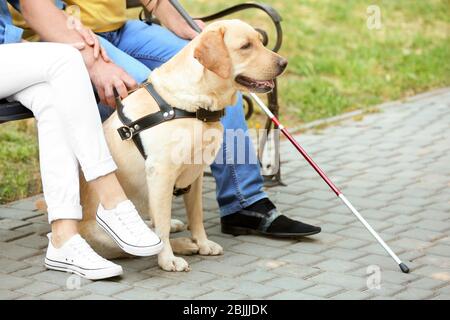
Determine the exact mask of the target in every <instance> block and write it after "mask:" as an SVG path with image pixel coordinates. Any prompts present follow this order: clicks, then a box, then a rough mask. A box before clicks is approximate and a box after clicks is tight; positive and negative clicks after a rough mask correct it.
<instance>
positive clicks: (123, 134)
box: [117, 126, 135, 141]
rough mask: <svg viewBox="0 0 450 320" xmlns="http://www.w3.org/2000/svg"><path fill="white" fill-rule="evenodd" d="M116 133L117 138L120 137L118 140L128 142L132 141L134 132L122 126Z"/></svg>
mask: <svg viewBox="0 0 450 320" xmlns="http://www.w3.org/2000/svg"><path fill="white" fill-rule="evenodd" d="M117 131H118V132H119V136H120V138H122V140H126V141H129V140H131V139H133V136H134V131H135V130H134V129H133V128H130V127H128V126H122V127H120V128H118V129H117Z"/></svg>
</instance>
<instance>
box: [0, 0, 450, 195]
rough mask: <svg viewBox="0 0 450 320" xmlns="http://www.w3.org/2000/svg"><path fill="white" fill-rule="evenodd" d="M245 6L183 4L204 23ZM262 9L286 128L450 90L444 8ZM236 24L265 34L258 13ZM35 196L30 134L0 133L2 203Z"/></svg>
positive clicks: (408, 2)
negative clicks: (375, 25) (274, 35)
mask: <svg viewBox="0 0 450 320" xmlns="http://www.w3.org/2000/svg"><path fill="white" fill-rule="evenodd" d="M243 1H244V0H226V1H225V0H215V1H210V0H182V1H181V2H182V3H183V4H184V5H185V6H186V8H187V9H188V10H189V11H190V12H191V14H192V15H202V14H207V13H212V12H215V11H218V10H220V9H222V8H224V7H227V6H230V5H232V4H236V3H240V2H243ZM263 1H264V2H265V3H268V4H270V5H272V6H273V7H274V8H276V9H277V10H278V11H279V12H280V14H281V15H282V17H283V30H284V42H283V47H282V50H281V54H282V55H284V56H285V57H287V58H288V59H289V66H288V70H287V72H286V73H285V74H284V75H283V76H282V77H281V78H280V81H279V83H280V100H281V119H282V121H283V122H285V123H287V124H288V125H289V126H292V125H295V124H299V123H301V122H309V121H312V120H315V119H318V118H323V117H329V116H334V115H337V114H340V113H343V112H346V111H351V110H354V109H358V108H369V107H370V106H373V105H375V104H378V103H381V102H384V101H389V100H397V99H401V98H403V97H407V96H410V95H414V94H417V93H419V92H423V91H427V90H430V89H433V88H439V87H444V86H449V85H450V62H449V61H450V41H449V32H450V2H449V0H395V1H393V0H383V1H380V0H371V1H367V0H346V1H338V0H283V1H281V0H278V1H275V0H263ZM371 4H375V5H378V6H379V7H380V9H381V18H382V21H381V22H382V29H381V30H369V29H368V28H367V26H366V19H367V14H366V9H367V6H368V5H371ZM134 13H135V12H134ZM235 17H238V18H242V19H243V20H245V21H248V22H250V23H251V24H252V25H254V26H256V27H263V28H264V29H270V21H269V20H267V19H266V18H264V16H263V15H262V14H259V13H258V12H257V11H254V12H252V13H245V14H240V15H236V16H235ZM257 119H258V118H257ZM259 119H261V118H259ZM252 122H256V121H255V120H253V121H252ZM253 124H255V123H253ZM39 191H40V183H39V176H38V162H37V147H36V139H35V132H34V130H32V129H31V130H30V129H29V127H28V126H27V125H25V124H24V123H23V122H22V123H12V124H7V125H1V126H0V203H4V202H8V201H12V200H14V199H17V198H21V197H24V196H27V195H30V194H34V193H36V192H39Z"/></svg>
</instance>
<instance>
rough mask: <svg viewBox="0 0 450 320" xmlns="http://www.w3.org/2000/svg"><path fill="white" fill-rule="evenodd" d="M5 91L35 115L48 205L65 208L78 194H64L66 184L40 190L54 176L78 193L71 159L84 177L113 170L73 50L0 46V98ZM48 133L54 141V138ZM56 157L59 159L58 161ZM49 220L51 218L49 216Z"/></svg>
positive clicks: (42, 45) (84, 73)
mask: <svg viewBox="0 0 450 320" xmlns="http://www.w3.org/2000/svg"><path fill="white" fill-rule="evenodd" d="M35 86H36V87H35ZM24 88H26V89H25V90H24ZM40 91H42V94H41V93H40ZM14 93H17V95H14ZM11 95H12V98H13V99H17V100H19V101H21V102H22V103H23V104H24V105H25V106H27V107H29V108H30V109H31V110H32V111H33V113H34V114H35V115H36V117H37V120H38V129H39V131H42V133H41V132H40V133H39V141H40V147H41V149H42V148H43V149H45V150H46V152H41V153H40V156H41V162H42V165H41V170H42V172H41V175H42V178H43V180H45V181H46V182H44V184H45V185H47V188H44V192H45V193H46V194H45V196H46V201H47V202H48V203H49V202H51V203H54V206H53V207H55V208H59V207H61V208H65V207H67V206H69V207H70V206H73V204H74V203H75V200H76V201H78V199H79V194H78V193H77V194H76V196H74V195H73V194H70V195H69V194H68V193H70V192H71V191H73V190H72V188H65V189H60V190H61V193H60V194H58V196H57V197H55V196H54V195H52V194H53V193H52V192H46V191H45V190H46V189H47V190H53V189H52V187H50V185H53V184H55V185H57V182H56V180H59V181H64V183H65V184H71V185H76V190H77V192H78V171H77V170H76V169H75V168H77V167H76V166H75V165H74V159H76V160H78V162H79V163H80V164H81V167H82V169H83V173H84V175H85V177H86V180H88V181H90V180H93V179H96V178H98V177H100V176H103V175H105V174H108V173H110V172H112V171H114V170H115V169H116V165H115V163H114V161H113V160H112V158H111V155H110V153H109V150H108V147H107V145H106V141H105V138H104V135H103V130H102V126H101V121H100V117H99V114H98V111H97V105H96V103H95V98H94V95H93V92H92V87H91V84H90V81H89V76H88V73H87V71H86V69H85V67H84V63H83V61H82V59H81V55H80V54H79V52H78V51H77V50H76V49H74V48H71V47H69V46H67V45H61V44H50V43H30V44H14V45H1V46H0V97H6V96H11ZM48 109H51V110H52V112H49V111H48ZM47 117H48V121H47ZM50 132H51V134H50ZM55 132H57V133H55ZM54 135H59V136H60V137H59V138H60V139H57V140H56V138H55V137H53V136H54ZM49 149H51V152H48V150H49ZM67 153H69V156H68V155H67ZM43 158H44V159H43ZM61 159H65V160H64V161H62V162H61V163H60V160H61ZM64 163H66V164H67V167H64ZM60 165H61V166H60ZM61 168H63V169H61ZM75 176H76V177H77V178H76V181H74V179H75V178H74V177H75ZM55 192H56V189H55ZM47 193H50V194H47ZM66 193H67V194H66ZM47 197H49V199H47ZM66 200H67V201H66ZM64 201H66V202H64ZM58 203H59V204H58ZM78 203H79V202H78ZM73 208H75V207H73ZM77 210H79V204H78V209H77ZM58 212H59V210H58ZM74 212H75V210H74ZM58 214H63V213H62V212H61V213H57V212H56V210H55V213H54V215H52V216H53V217H54V216H55V215H58ZM49 218H50V220H51V221H52V220H55V218H51V217H50V215H49ZM62 218H64V217H62ZM59 219H61V218H59Z"/></svg>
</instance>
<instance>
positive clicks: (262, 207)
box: [245, 198, 276, 213]
mask: <svg viewBox="0 0 450 320" xmlns="http://www.w3.org/2000/svg"><path fill="white" fill-rule="evenodd" d="M275 208H276V207H275V205H274V204H273V203H272V201H270V200H269V198H264V199H261V200H258V201H256V202H255V203H253V204H251V205H249V206H248V207H245V210H249V211H256V212H259V213H269V211H271V210H272V209H275Z"/></svg>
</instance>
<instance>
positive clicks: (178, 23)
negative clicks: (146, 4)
mask: <svg viewBox="0 0 450 320" xmlns="http://www.w3.org/2000/svg"><path fill="white" fill-rule="evenodd" d="M153 13H154V14H155V16H156V17H157V18H158V19H159V20H160V21H161V23H162V24H163V25H164V26H165V27H166V28H167V29H169V30H170V31H172V32H173V33H175V34H176V35H177V36H179V37H180V38H183V39H186V40H192V39H194V38H195V37H196V36H197V35H198V33H197V32H196V31H195V30H194V29H192V28H191V27H190V26H189V24H188V23H187V22H186V20H184V18H183V17H182V16H181V15H180V14H179V13H178V11H177V10H176V9H175V8H174V7H173V6H172V4H171V3H170V2H169V1H158V3H157V5H156V7H155V9H154V10H153ZM194 21H195V23H197V25H198V26H199V27H200V29H202V30H203V28H204V27H205V23H204V22H203V21H202V20H194Z"/></svg>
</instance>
